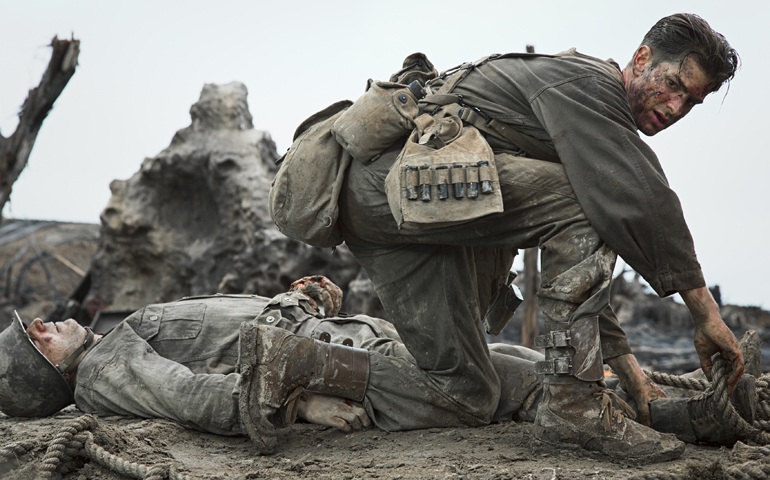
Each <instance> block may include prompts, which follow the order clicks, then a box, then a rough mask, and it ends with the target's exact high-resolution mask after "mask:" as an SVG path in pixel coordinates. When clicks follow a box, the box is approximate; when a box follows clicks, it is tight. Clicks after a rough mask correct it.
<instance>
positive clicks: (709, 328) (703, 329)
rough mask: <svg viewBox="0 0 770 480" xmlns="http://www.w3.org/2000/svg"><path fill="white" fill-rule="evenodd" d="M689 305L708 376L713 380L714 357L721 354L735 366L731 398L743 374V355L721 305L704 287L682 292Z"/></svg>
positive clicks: (697, 345) (730, 383)
mask: <svg viewBox="0 0 770 480" xmlns="http://www.w3.org/2000/svg"><path fill="white" fill-rule="evenodd" d="M679 294H680V295H681V296H682V300H684V303H685V305H687V308H688V309H689V310H690V314H691V315H692V319H693V321H694V322H695V335H694V342H695V350H696V351H697V352H698V357H700V363H701V367H702V368H703V373H705V374H706V377H708V378H709V379H711V369H712V367H713V363H712V361H711V356H712V355H714V354H715V353H721V354H722V357H724V358H725V359H726V360H727V361H728V362H730V365H731V366H732V374H731V375H730V378H729V379H728V385H729V387H730V395H732V394H733V391H734V390H735V386H736V385H737V384H738V380H740V378H741V375H743V356H742V355H741V347H740V345H739V344H738V340H736V338H735V335H733V332H731V331H730V329H729V328H727V325H725V322H724V321H723V320H722V317H721V316H720V314H719V306H718V305H717V303H716V302H715V301H714V298H713V297H712V296H711V292H709V291H708V288H706V287H701V288H695V289H692V290H682V291H680V292H679Z"/></svg>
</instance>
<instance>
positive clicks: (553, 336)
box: [535, 330, 572, 348]
mask: <svg viewBox="0 0 770 480" xmlns="http://www.w3.org/2000/svg"><path fill="white" fill-rule="evenodd" d="M535 346H536V347H539V348H565V347H571V346H572V337H571V336H570V333H569V330H554V331H552V332H550V333H546V334H545V335H539V336H537V337H535Z"/></svg>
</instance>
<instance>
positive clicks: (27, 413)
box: [0, 277, 756, 450]
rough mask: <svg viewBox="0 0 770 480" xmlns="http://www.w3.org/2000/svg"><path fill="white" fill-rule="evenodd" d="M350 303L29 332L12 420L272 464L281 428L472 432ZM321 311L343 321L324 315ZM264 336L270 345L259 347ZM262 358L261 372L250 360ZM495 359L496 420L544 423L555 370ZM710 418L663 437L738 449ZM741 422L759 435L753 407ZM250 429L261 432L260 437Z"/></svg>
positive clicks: (678, 425) (311, 286)
mask: <svg viewBox="0 0 770 480" xmlns="http://www.w3.org/2000/svg"><path fill="white" fill-rule="evenodd" d="M302 292H304V293H302ZM305 293H306V294H307V295H305ZM313 298H315V299H316V300H317V302H316V300H313ZM340 300H341V292H340V291H339V289H338V288H337V287H336V286H335V285H333V284H332V283H331V282H327V281H326V280H325V279H323V278H322V277H313V279H312V280H309V279H303V281H299V282H295V287H294V288H293V291H291V292H289V293H286V294H281V295H278V296H276V297H274V298H273V299H268V298H264V297H259V296H256V295H250V296H233V295H216V296H208V297H189V298H185V299H183V300H180V301H176V302H171V303H166V304H156V305H148V306H147V307H145V308H143V309H141V310H139V311H137V312H135V313H134V314H132V315H131V316H129V317H128V318H127V319H126V320H125V321H123V322H122V323H121V324H120V325H118V326H117V327H115V328H114V329H113V330H111V331H110V332H109V333H107V334H106V335H104V336H102V335H93V333H92V332H91V331H90V330H88V329H85V328H83V327H82V326H80V325H79V324H78V323H77V322H75V321H74V320H71V319H70V320H67V321H65V322H59V323H43V322H42V321H41V320H40V319H36V320H35V321H33V322H32V323H31V324H30V325H29V327H27V328H26V330H25V329H24V327H23V326H22V323H21V321H20V320H19V319H18V318H17V319H14V321H13V324H12V325H11V326H10V327H8V328H7V329H6V330H5V331H3V332H2V333H0V346H1V347H2V350H1V353H0V371H3V372H5V373H4V375H3V381H2V382H0V410H2V411H3V412H4V413H5V414H7V415H10V416H22V417H36V416H45V415H50V414H53V413H55V412H56V411H58V410H59V409H61V408H63V407H65V406H67V405H69V404H70V403H72V402H73V401H74V402H75V404H76V405H77V407H78V408H79V409H80V410H81V411H83V412H86V413H94V414H97V415H127V416H137V417H141V418H164V419H169V420H173V421H175V422H178V423H180V424H182V425H184V426H186V427H190V428H194V429H198V430H202V431H206V432H210V433H215V434H220V435H239V434H249V435H251V436H252V438H254V440H255V441H256V443H257V445H258V446H259V447H260V448H262V449H263V450H269V449H270V448H271V447H273V446H274V444H275V440H276V439H275V433H274V432H273V426H274V425H281V424H285V423H291V422H293V421H294V420H295V418H296V416H297V415H298V416H299V417H301V418H304V419H305V420H307V421H309V422H311V423H317V424H323V425H329V426H333V427H336V428H339V429H341V430H344V431H349V430H351V429H361V428H366V427H368V426H370V425H371V422H372V421H373V422H374V424H376V425H377V426H378V427H380V428H383V429H385V430H404V429H413V428H426V427H448V426H458V425H462V424H458V423H457V422H451V421H447V419H446V417H444V416H443V415H442V411H441V410H440V409H439V408H437V406H436V403H440V402H435V401H433V400H432V398H431V396H430V390H429V389H427V388H425V385H424V382H426V381H428V380H427V378H426V377H425V376H424V375H422V374H421V373H420V370H419V369H418V368H417V367H416V366H415V364H414V358H413V357H412V356H411V355H410V354H409V353H408V351H407V350H406V348H405V347H404V345H403V343H402V342H401V341H400V338H399V336H398V334H397V333H396V331H395V329H394V328H393V326H392V325H391V324H390V323H388V322H386V321H384V320H380V319H377V318H372V317H368V316H365V315H355V316H345V315H340V316H334V315H335V314H336V313H337V312H336V310H337V309H338V307H339V304H340ZM318 303H321V305H323V306H324V310H325V311H326V312H328V313H329V314H330V316H324V315H322V314H321V313H320V308H318ZM239 329H240V341H239ZM254 333H255V334H256V338H249V336H250V335H252V334H254ZM295 335H296V336H295ZM303 337H304V338H303ZM271 341H273V342H275V343H274V345H275V346H277V347H278V349H276V348H273V347H272V346H270V345H269V343H270V342H271ZM326 342H330V343H326ZM239 343H240V347H239ZM244 343H247V345H244ZM254 344H256V345H258V348H257V351H256V352H254V349H253V348H251V347H253V346H254ZM292 344H293V346H292ZM33 345H34V347H33ZM261 347H264V349H263V350H260V348H261ZM239 348H240V353H239ZM288 348H293V349H294V350H297V349H306V350H307V352H308V353H309V362H310V364H312V365H311V368H310V369H303V364H302V361H299V362H297V361H295V362H291V363H286V360H290V359H295V360H296V356H291V357H290V356H287V355H285V353H286V351H287V349H288ZM41 353H42V354H43V355H45V357H44V356H43V355H41ZM254 353H256V356H257V357H258V361H256V362H252V361H249V360H247V359H246V358H244V357H247V356H250V355H252V354H254ZM239 355H240V359H239ZM357 355H363V356H364V360H365V361H363V362H360V363H361V364H362V365H367V366H370V368H365V369H362V370H361V371H360V375H358V376H355V377H351V378H339V377H336V378H335V375H334V373H339V371H340V370H337V371H336V372H334V373H332V371H333V370H334V366H335V365H336V364H337V362H346V361H350V359H351V358H353V357H355V356H357ZM490 356H491V358H492V360H493V362H494V364H495V368H496V370H497V372H498V374H499V376H500V378H501V379H502V385H503V390H502V391H503V395H501V396H500V399H499V402H498V407H497V411H496V413H495V416H494V419H495V420H505V419H507V420H510V419H511V418H516V419H519V420H524V421H530V422H531V421H534V419H535V413H536V411H537V407H538V405H539V404H540V403H541V400H542V388H541V383H542V375H536V374H535V373H534V362H536V361H539V360H542V358H543V356H542V355H541V354H539V353H537V352H535V351H532V350H529V349H526V348H523V347H517V346H512V345H503V344H497V345H492V346H490ZM306 366H307V365H305V367H306ZM239 370H240V372H241V373H239ZM246 370H250V372H246ZM310 370H313V372H311V371H310ZM276 379H277V380H278V381H276ZM275 389H282V390H284V391H288V392H289V395H287V396H288V397H289V399H290V400H289V401H288V402H283V401H281V402H280V403H277V404H270V401H271V398H270V397H271V395H274V391H275ZM752 389H753V383H752V382H745V383H742V384H741V387H740V388H739V389H738V393H739V394H740V395H738V394H737V395H736V396H735V397H736V398H749V399H751V398H753V399H754V400H753V401H754V402H756V393H755V392H754V391H753V390H752ZM73 390H74V395H73ZM618 392H619V393H620V394H621V395H623V396H624V397H625V398H626V399H628V396H627V395H625V393H624V392H622V391H620V390H618ZM329 394H333V396H332V395H329ZM752 394H753V397H752ZM245 399H248V400H246V401H245ZM292 399H293V400H295V401H292ZM351 400H352V401H351ZM359 402H362V403H359ZM619 404H620V405H621V406H622V405H624V404H623V402H622V400H620V401H619ZM696 407H697V406H696V405H692V404H688V402H687V399H684V398H679V399H670V400H669V399H660V400H656V401H654V402H652V406H651V411H652V413H653V415H652V424H653V426H654V427H656V428H658V429H660V430H662V431H668V432H672V433H675V434H677V435H678V436H679V437H680V438H682V439H685V440H687V441H690V442H694V441H703V442H709V443H722V444H725V443H727V444H729V443H731V442H734V441H735V440H736V439H737V437H736V436H735V434H734V433H733V432H730V431H729V430H725V426H724V425H720V424H719V423H718V420H716V419H715V418H709V417H708V416H707V415H705V414H704V413H703V412H704V411H707V409H705V410H704V409H703V408H696ZM621 408H624V407H621ZM411 409H420V410H421V411H422V413H423V417H424V418H428V419H431V421H429V422H425V423H422V424H412V423H409V422H408V421H404V419H410V418H414V417H413V416H409V415H404V412H405V411H406V410H411ZM739 411H740V412H741V414H742V415H743V416H744V417H745V418H746V419H747V421H749V422H752V421H753V418H751V417H752V416H753V410H752V408H751V407H750V406H749V407H746V406H745V405H744V406H743V407H740V406H739ZM606 414H607V415H611V414H612V413H611V411H608V412H606ZM704 417H705V421H704ZM370 418H371V421H370ZM691 420H693V421H691ZM696 420H697V421H696ZM263 421H264V422H267V423H266V424H259V422H263ZM709 422H710V423H709ZM249 423H252V424H253V423H258V424H259V425H257V427H256V428H257V429H258V431H257V435H256V436H255V435H254V427H252V426H249Z"/></svg>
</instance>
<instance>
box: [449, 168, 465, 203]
mask: <svg viewBox="0 0 770 480" xmlns="http://www.w3.org/2000/svg"><path fill="white" fill-rule="evenodd" d="M449 174H450V175H449V176H450V178H451V182H452V185H454V187H455V198H463V197H464V196H465V169H464V168H463V166H462V165H454V166H453V167H452V169H451V170H450V171H449Z"/></svg>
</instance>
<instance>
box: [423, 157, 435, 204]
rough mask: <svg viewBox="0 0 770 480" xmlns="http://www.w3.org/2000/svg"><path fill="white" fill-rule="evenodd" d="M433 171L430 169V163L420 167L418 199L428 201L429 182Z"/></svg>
mask: <svg viewBox="0 0 770 480" xmlns="http://www.w3.org/2000/svg"><path fill="white" fill-rule="evenodd" d="M432 173H433V172H431V171H430V165H422V166H421V167H420V200H422V201H423V202H430V183H431V177H432V176H433V175H432Z"/></svg>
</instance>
